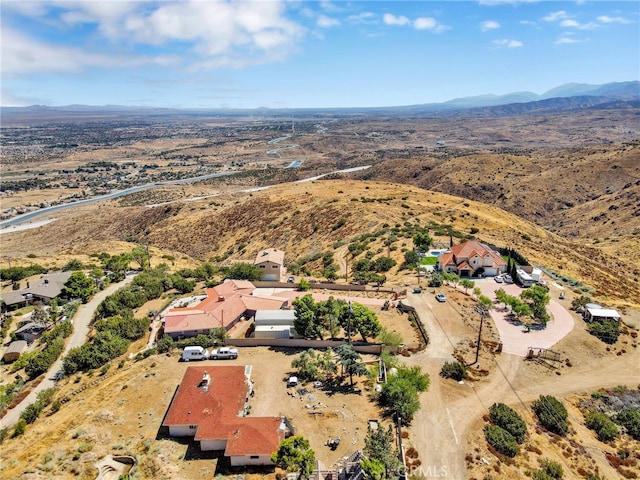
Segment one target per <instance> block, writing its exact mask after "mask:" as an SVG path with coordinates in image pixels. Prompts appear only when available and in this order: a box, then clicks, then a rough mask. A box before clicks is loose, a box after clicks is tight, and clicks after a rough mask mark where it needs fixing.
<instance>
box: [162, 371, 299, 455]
mask: <svg viewBox="0 0 640 480" xmlns="http://www.w3.org/2000/svg"><path fill="white" fill-rule="evenodd" d="M252 390H253V389H252V382H251V366H250V365H247V366H206V367H188V368H187V371H186V372H185V374H184V377H183V378H182V382H180V385H179V386H178V390H177V391H176V394H175V395H174V397H173V400H172V401H171V405H170V406H169V410H168V411H167V414H166V416H165V418H164V422H163V423H162V426H163V427H168V429H169V435H171V436H172V437H193V438H194V440H195V441H197V442H200V449H201V450H203V451H207V450H220V451H223V452H224V455H225V456H227V457H229V459H230V460H231V466H233V467H236V466H246V465H273V463H272V462H271V454H272V453H273V452H275V451H276V450H278V446H279V444H280V442H281V441H282V440H283V439H284V438H285V434H286V431H287V429H286V423H285V419H284V418H282V417H247V416H245V415H247V414H248V411H249V408H248V407H247V402H248V400H249V397H250V396H251V395H252Z"/></svg>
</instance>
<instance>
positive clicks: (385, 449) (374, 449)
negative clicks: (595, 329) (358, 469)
mask: <svg viewBox="0 0 640 480" xmlns="http://www.w3.org/2000/svg"><path fill="white" fill-rule="evenodd" d="M394 438H395V437H394V436H393V430H392V429H391V425H389V428H388V429H385V428H381V427H379V428H377V429H375V430H374V429H372V428H371V427H369V428H368V429H367V436H366V437H365V438H364V450H363V453H364V454H365V457H366V459H367V460H368V461H369V462H370V463H369V464H368V467H367V468H369V470H366V469H365V472H367V473H368V474H371V475H379V472H380V465H382V474H383V476H382V477H377V476H376V478H382V479H387V478H396V477H397V475H395V473H396V472H397V471H398V470H399V469H400V468H401V467H402V462H400V460H399V459H398V453H397V451H396V449H395V448H394V445H395V442H394ZM363 468H364V465H363Z"/></svg>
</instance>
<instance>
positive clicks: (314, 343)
mask: <svg viewBox="0 0 640 480" xmlns="http://www.w3.org/2000/svg"><path fill="white" fill-rule="evenodd" d="M345 343H347V342H344V341H341V340H305V339H297V338H294V339H289V338H227V339H225V341H224V344H225V345H233V346H234V347H281V348H335V347H339V346H340V345H344V344H345ZM351 345H352V346H353V349H354V350H355V351H356V352H358V353H370V354H374V355H379V354H380V352H382V350H383V349H384V350H387V349H388V348H387V347H385V346H383V345H381V344H371V343H363V342H353V343H352V344H351Z"/></svg>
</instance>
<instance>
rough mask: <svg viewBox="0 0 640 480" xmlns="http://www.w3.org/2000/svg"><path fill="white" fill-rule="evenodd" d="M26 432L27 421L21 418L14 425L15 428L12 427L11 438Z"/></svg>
mask: <svg viewBox="0 0 640 480" xmlns="http://www.w3.org/2000/svg"><path fill="white" fill-rule="evenodd" d="M26 430H27V421H26V420H25V419H24V418H21V419H20V420H18V423H16V426H15V427H13V436H14V437H19V436H20V435H22V434H23V433H24V432H25V431H26Z"/></svg>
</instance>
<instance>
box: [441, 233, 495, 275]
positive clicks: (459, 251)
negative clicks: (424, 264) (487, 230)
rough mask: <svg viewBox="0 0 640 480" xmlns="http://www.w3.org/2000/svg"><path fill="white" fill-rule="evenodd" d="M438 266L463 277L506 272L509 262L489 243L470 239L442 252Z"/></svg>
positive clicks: (444, 270)
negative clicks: (490, 246) (488, 244)
mask: <svg viewBox="0 0 640 480" xmlns="http://www.w3.org/2000/svg"><path fill="white" fill-rule="evenodd" d="M438 267H439V269H440V270H441V271H443V272H447V273H455V274H457V275H460V276H461V277H480V276H489V277H490V276H495V275H498V274H500V273H503V272H506V270H507V262H506V261H505V260H504V259H503V258H502V257H501V256H500V254H499V253H498V252H496V251H494V250H492V249H491V248H489V247H488V246H487V245H484V244H482V243H480V242H478V241H476V240H470V241H468V242H464V243H461V244H459V245H454V246H452V247H451V248H450V249H449V250H448V251H446V252H443V253H441V254H440V255H439V256H438Z"/></svg>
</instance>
